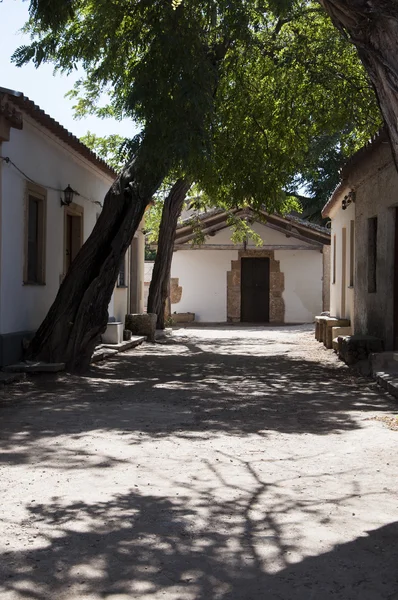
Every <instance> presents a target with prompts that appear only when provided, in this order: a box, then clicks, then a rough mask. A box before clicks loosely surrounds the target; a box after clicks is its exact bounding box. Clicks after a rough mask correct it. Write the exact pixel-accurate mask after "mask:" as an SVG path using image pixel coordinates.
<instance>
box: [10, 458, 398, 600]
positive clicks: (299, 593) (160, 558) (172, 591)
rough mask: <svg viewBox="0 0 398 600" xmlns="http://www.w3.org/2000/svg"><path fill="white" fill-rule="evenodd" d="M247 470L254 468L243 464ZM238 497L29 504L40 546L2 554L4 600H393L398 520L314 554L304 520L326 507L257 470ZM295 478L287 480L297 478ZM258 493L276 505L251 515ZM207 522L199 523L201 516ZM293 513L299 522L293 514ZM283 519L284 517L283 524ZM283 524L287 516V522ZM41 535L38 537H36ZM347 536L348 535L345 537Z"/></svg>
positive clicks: (397, 584) (195, 494)
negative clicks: (303, 532)
mask: <svg viewBox="0 0 398 600" xmlns="http://www.w3.org/2000/svg"><path fill="white" fill-rule="evenodd" d="M247 468H250V467H249V466H247ZM252 474H253V476H254V478H255V480H256V481H255V484H254V486H253V489H252V490H251V491H250V492H249V491H248V490H245V489H242V490H239V489H236V488H235V489H234V491H235V492H237V491H238V492H242V493H241V495H240V496H237V495H235V498H234V499H230V500H225V499H224V500H220V499H218V500H217V499H216V498H215V496H214V493H213V492H214V490H213V492H211V491H209V490H206V489H204V490H203V489H202V490H198V489H196V490H195V489H192V488H191V489H187V495H186V496H184V495H181V496H180V497H177V496H176V497H174V498H170V497H165V496H162V495H156V494H148V493H146V494H142V493H139V492H136V491H129V492H127V493H122V494H115V495H114V496H112V497H111V498H110V499H109V498H108V499H107V500H106V501H103V502H101V501H97V502H96V503H93V504H89V503H86V502H82V501H76V502H74V503H69V504H68V503H65V502H63V501H62V499H60V498H54V499H53V501H52V502H51V503H50V504H47V505H43V504H40V503H37V504H34V505H30V506H27V510H28V514H29V516H28V519H27V522H28V523H29V524H30V527H31V529H32V532H33V531H35V533H36V535H34V534H33V533H32V535H30V536H27V538H28V540H29V542H30V543H31V544H33V547H31V548H26V549H24V550H21V551H6V552H4V553H2V554H1V555H0V575H1V577H0V580H1V582H2V583H0V592H1V594H2V596H1V597H2V598H5V600H8V599H9V598H10V599H11V598H12V599H13V600H16V599H23V598H27V599H29V600H32V599H35V600H48V599H49V598H54V599H55V598H56V599H57V600H58V599H59V600H62V599H64V598H65V599H69V600H72V599H75V598H90V599H93V600H96V599H109V600H114V599H117V600H127V599H130V598H134V599H136V600H148V599H149V598H150V599H151V600H159V599H160V598H163V597H166V598H168V599H170V600H180V599H184V600H210V599H217V600H280V599H282V600H318V599H323V600H336V599H340V600H376V599H377V600H387V599H389V600H393V599H395V598H397V597H398V579H397V564H398V523H396V522H395V523H390V524H388V525H385V526H383V527H379V528H377V529H374V530H372V531H362V532H361V535H359V536H358V537H356V538H355V539H352V540H350V541H348V542H346V543H341V544H330V543H329V544H326V546H327V551H322V543H321V542H322V540H319V541H320V548H321V549H320V550H318V552H314V553H312V554H311V553H308V551H307V552H305V551H304V550H303V547H305V544H303V540H302V539H301V538H300V535H299V534H297V533H295V531H297V529H296V526H297V522H296V521H295V518H296V519H297V515H298V514H299V513H300V512H305V513H306V514H307V516H308V517H309V518H310V519H311V521H309V522H313V523H314V524H315V523H317V521H319V518H320V516H321V513H322V509H323V508H324V503H327V502H332V501H333V503H335V504H338V503H341V502H346V501H347V500H348V498H347V496H344V497H343V498H339V497H335V498H333V500H332V499H330V498H325V499H324V503H320V502H319V500H317V501H311V500H308V499H307V500H306V501H301V502H300V501H297V500H294V499H293V498H292V496H291V495H290V494H289V493H286V490H284V488H283V481H282V480H281V481H280V482H274V483H272V484H267V483H265V482H263V481H261V480H260V479H259V478H258V477H257V476H256V474H255V473H253V472H252ZM290 483H292V482H290ZM262 495H267V497H268V499H269V510H268V511H267V512H266V513H263V514H262V515H261V516H260V517H259V516H258V515H257V516H255V513H254V510H255V507H256V505H257V503H258V501H259V499H260V498H261V496H262ZM199 515H200V517H201V519H199V518H198V517H199ZM292 517H293V518H292ZM284 518H285V521H284V522H283V519H284ZM286 518H287V521H286ZM36 536H38V537H36ZM343 539H345V540H346V539H347V538H343Z"/></svg>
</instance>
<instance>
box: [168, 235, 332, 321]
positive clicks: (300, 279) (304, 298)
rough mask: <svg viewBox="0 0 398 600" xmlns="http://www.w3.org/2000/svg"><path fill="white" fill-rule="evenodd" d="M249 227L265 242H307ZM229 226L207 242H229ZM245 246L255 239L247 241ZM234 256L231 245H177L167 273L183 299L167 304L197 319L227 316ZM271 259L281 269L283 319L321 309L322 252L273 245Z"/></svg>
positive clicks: (302, 318) (305, 317)
mask: <svg viewBox="0 0 398 600" xmlns="http://www.w3.org/2000/svg"><path fill="white" fill-rule="evenodd" d="M253 230H254V231H255V232H256V233H258V234H259V235H260V236H261V238H262V240H263V243H264V244H266V245H268V244H270V245H271V244H272V245H286V246H289V245H293V244H296V243H297V244H299V245H304V246H306V245H307V246H308V245H310V244H306V243H305V242H302V241H297V240H295V238H294V237H289V238H287V237H286V235H285V234H284V233H281V232H279V231H276V230H274V229H271V228H270V227H267V226H265V225H262V224H261V223H255V224H254V225H253ZM230 243H231V231H230V230H229V229H224V230H222V231H220V232H218V233H217V234H216V235H214V236H212V237H208V238H207V239H206V242H205V244H230ZM248 247H250V248H253V247H254V243H253V242H252V241H251V240H249V242H248ZM237 259H238V247H237V249H236V251H235V250H178V251H177V252H174V255H173V263H172V269H171V276H172V277H178V279H179V285H180V286H182V298H181V301H180V302H178V303H177V304H172V305H171V311H172V313H173V312H178V313H181V312H194V313H195V315H196V317H195V318H196V320H197V321H203V322H210V323H212V322H225V321H226V320H227V272H228V271H230V270H231V260H237ZM275 259H276V260H279V261H280V270H281V272H282V273H284V274H285V291H284V292H283V299H284V302H285V322H286V323H307V322H311V321H313V320H314V317H315V316H316V315H317V314H319V313H320V312H321V311H322V254H321V252H320V251H317V250H316V251H315V250H314V251H313V250H297V251H295V250H276V251H275Z"/></svg>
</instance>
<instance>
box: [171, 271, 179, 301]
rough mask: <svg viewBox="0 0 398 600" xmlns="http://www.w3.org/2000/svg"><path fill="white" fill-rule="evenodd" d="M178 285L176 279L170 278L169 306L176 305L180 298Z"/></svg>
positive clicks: (177, 279)
mask: <svg viewBox="0 0 398 600" xmlns="http://www.w3.org/2000/svg"><path fill="white" fill-rule="evenodd" d="M178 284H179V278H178V277H171V278H170V302H171V304H178V302H180V300H181V297H182V287H181V286H180V285H178Z"/></svg>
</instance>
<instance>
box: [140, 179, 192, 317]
mask: <svg viewBox="0 0 398 600" xmlns="http://www.w3.org/2000/svg"><path fill="white" fill-rule="evenodd" d="M190 187H191V182H190V181H189V180H188V179H184V178H180V179H178V180H177V181H176V182H175V184H174V185H173V187H172V188H171V190H170V192H169V194H168V195H167V198H166V199H165V201H164V204H163V210H162V218H161V222H160V228H159V236H158V242H157V253H156V258H155V264H154V266H153V271H152V279H151V284H150V286H149V294H148V312H149V313H156V315H157V327H158V329H164V316H165V307H166V301H167V298H168V296H169V280H170V270H171V261H172V258H173V250H174V240H175V234H176V228H177V221H178V218H179V216H180V214H181V210H182V207H183V204H184V201H185V198H186V195H187V193H188V190H189V188H190Z"/></svg>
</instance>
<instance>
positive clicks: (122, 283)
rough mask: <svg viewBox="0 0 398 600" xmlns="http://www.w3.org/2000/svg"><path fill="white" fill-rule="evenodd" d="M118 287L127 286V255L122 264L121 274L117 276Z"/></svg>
mask: <svg viewBox="0 0 398 600" xmlns="http://www.w3.org/2000/svg"><path fill="white" fill-rule="evenodd" d="M117 287H127V284H126V255H124V257H123V260H122V262H121V264H120V269H119V275H118V278H117Z"/></svg>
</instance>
